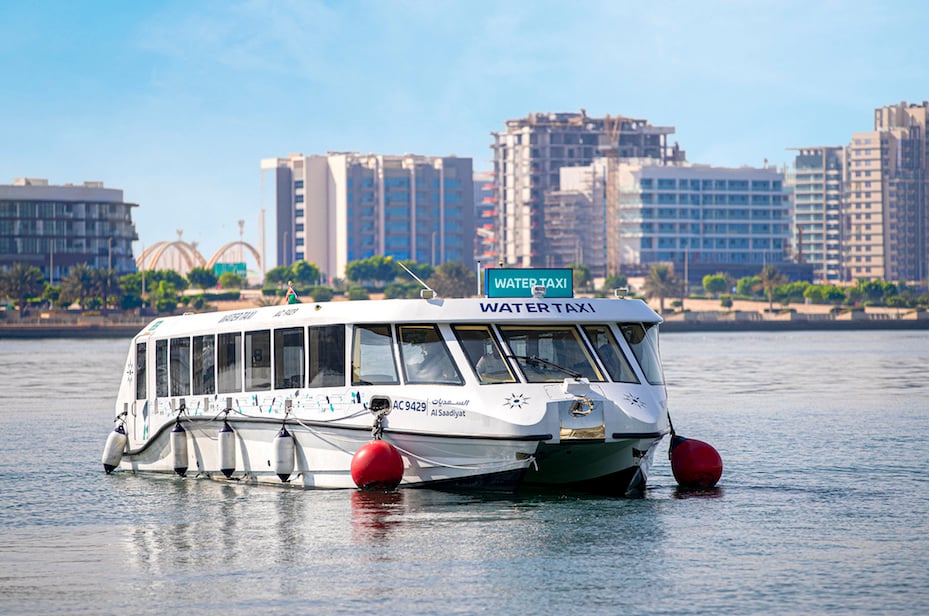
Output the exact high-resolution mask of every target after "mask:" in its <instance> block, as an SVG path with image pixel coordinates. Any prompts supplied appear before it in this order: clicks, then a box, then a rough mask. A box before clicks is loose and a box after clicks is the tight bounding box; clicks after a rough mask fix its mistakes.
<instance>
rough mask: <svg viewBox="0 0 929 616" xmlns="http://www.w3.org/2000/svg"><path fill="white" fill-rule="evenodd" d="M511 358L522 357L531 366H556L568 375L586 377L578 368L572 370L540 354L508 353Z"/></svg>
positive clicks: (555, 367) (578, 377) (576, 377)
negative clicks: (543, 357)
mask: <svg viewBox="0 0 929 616" xmlns="http://www.w3.org/2000/svg"><path fill="white" fill-rule="evenodd" d="M507 357H508V358H509V359H521V360H523V361H524V362H526V363H527V364H529V365H530V366H533V367H536V366H539V365H542V366H548V367H549V368H554V369H555V370H560V371H562V372H564V373H565V374H567V375H568V376H570V377H572V378H575V379H581V378H584V375H583V374H581V373H580V372H578V371H577V370H571V369H570V368H565V367H564V366H559V365H558V364H556V363H554V362H550V361H548V360H547V359H542V358H541V357H539V356H538V355H507Z"/></svg>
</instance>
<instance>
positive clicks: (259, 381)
mask: <svg viewBox="0 0 929 616" xmlns="http://www.w3.org/2000/svg"><path fill="white" fill-rule="evenodd" d="M266 389H271V331H270V330H267V329H263V330H260V331H254V332H245V391H264V390H266Z"/></svg>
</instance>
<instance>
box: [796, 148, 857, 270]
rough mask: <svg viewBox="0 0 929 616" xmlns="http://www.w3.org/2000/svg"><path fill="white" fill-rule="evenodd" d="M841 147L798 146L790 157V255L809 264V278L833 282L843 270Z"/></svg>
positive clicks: (843, 171) (842, 163)
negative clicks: (794, 154) (792, 209)
mask: <svg viewBox="0 0 929 616" xmlns="http://www.w3.org/2000/svg"><path fill="white" fill-rule="evenodd" d="M845 152H846V150H845V148H843V147H838V146H830V147H809V148H798V149H797V154H796V156H795V157H794V174H793V182H792V184H793V207H794V212H793V221H794V225H793V226H794V234H793V245H794V250H793V252H794V258H795V259H796V260H797V261H798V262H800V263H809V264H810V265H812V266H813V280H814V281H816V282H820V283H829V284H836V283H839V282H843V281H845V280H846V279H847V277H846V275H845V273H844V271H843V254H842V253H843V246H844V245H845V244H844V237H843V235H842V217H843V213H844V204H845V201H844V198H843V177H844V173H845Z"/></svg>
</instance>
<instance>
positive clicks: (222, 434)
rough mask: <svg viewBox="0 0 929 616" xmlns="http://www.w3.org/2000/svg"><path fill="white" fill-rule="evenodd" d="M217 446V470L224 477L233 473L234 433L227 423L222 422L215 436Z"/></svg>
mask: <svg viewBox="0 0 929 616" xmlns="http://www.w3.org/2000/svg"><path fill="white" fill-rule="evenodd" d="M217 441H218V446H219V470H220V471H222V473H223V475H225V476H226V477H231V476H232V473H234V472H235V432H233V431H232V427H231V426H230V425H229V422H227V421H224V422H223V427H222V428H220V430H219V435H218V436H217Z"/></svg>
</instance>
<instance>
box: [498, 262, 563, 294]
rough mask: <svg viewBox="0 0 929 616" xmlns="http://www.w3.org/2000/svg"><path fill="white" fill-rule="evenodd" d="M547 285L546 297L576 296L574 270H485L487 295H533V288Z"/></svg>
mask: <svg viewBox="0 0 929 616" xmlns="http://www.w3.org/2000/svg"><path fill="white" fill-rule="evenodd" d="M536 287H545V297H574V271H573V270H572V269H570V268H556V269H542V268H536V269H507V268H497V267H490V268H487V269H485V270H484V295H485V296H487V297H533V289H535V288H536Z"/></svg>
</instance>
